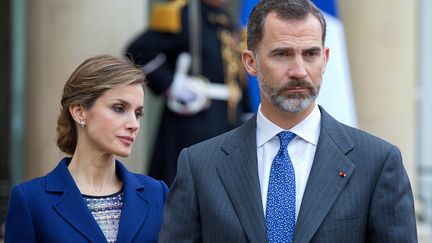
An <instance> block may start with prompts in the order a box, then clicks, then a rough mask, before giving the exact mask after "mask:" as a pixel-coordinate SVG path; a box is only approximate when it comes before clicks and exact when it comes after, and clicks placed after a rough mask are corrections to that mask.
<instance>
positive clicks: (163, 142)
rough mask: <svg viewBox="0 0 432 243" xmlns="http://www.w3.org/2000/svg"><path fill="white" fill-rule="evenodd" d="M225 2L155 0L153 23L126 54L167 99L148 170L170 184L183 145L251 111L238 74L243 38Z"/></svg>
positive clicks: (211, 134)
mask: <svg viewBox="0 0 432 243" xmlns="http://www.w3.org/2000/svg"><path fill="white" fill-rule="evenodd" d="M193 4H196V5H193ZM226 4H227V1H226V0H202V1H201V0H192V1H189V3H188V4H186V3H185V1H182V0H176V1H171V2H169V3H163V4H156V5H155V6H154V9H153V12H152V17H151V20H150V24H149V29H148V30H147V31H145V32H144V33H143V34H141V35H140V36H139V37H138V38H137V39H135V40H134V41H133V42H132V43H131V44H130V45H129V47H128V48H127V55H128V56H129V57H131V58H132V59H133V60H134V61H135V62H136V63H137V64H139V65H140V66H142V68H143V70H144V73H145V74H146V77H147V79H148V84H149V87H150V88H151V90H152V91H154V93H156V94H157V95H159V96H161V97H162V98H163V99H164V101H165V106H164V108H163V111H162V115H161V119H160V123H159V129H158V133H157V135H156V141H155V144H154V150H153V152H152V155H151V161H150V170H149V175H150V176H152V177H154V178H157V179H161V180H164V181H165V182H166V183H167V184H168V185H170V184H171V182H172V180H173V179H174V176H175V173H176V168H177V158H178V155H179V153H180V151H181V149H183V148H184V147H187V146H190V145H192V144H195V143H198V142H201V141H204V140H205V139H208V138H210V137H214V136H216V135H219V134H221V133H223V132H226V131H228V130H231V129H233V128H235V127H237V126H238V125H240V124H241V122H242V120H241V117H242V115H243V114H244V113H245V112H248V111H249V110H248V109H249V108H248V105H247V97H246V95H242V89H243V90H245V89H246V87H245V86H242V85H241V82H240V81H239V78H238V77H240V75H239V73H240V70H243V72H244V69H243V68H242V66H241V65H242V64H241V50H240V49H239V48H238V46H239V45H237V44H238V43H236V41H237V40H239V38H237V39H236V38H235V37H234V36H235V34H234V33H236V29H235V28H234V24H233V23H232V21H231V19H230V17H229V15H228V14H227V13H226V12H225V11H224V9H223V8H224V7H225V5H226ZM194 18H196V19H194ZM189 19H192V21H189ZM191 23H192V24H191ZM190 24H191V25H190ZM194 47H197V48H194ZM184 53H188V54H186V55H185V54H184ZM228 67H229V68H228ZM244 73H245V72H244ZM244 94H247V92H244ZM242 96H243V97H242ZM242 98H243V99H242Z"/></svg>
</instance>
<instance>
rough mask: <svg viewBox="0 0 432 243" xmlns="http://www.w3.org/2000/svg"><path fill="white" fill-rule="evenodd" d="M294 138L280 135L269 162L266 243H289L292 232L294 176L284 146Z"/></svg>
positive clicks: (289, 133) (293, 225) (293, 224)
mask: <svg viewBox="0 0 432 243" xmlns="http://www.w3.org/2000/svg"><path fill="white" fill-rule="evenodd" d="M295 136H296V135H295V134H294V133H292V132H287V131H284V132H280V133H279V134H278V137H279V140H280V148H279V151H278V153H277V154H276V157H275V158H274V160H273V163H272V166H271V170H270V180H269V187H268V193H267V209H266V224H267V237H268V240H269V242H270V243H275V242H292V240H293V236H294V230H295V208H296V206H295V204H296V185H295V173H294V167H293V164H292V162H291V159H290V157H289V155H288V143H289V142H290V141H291V140H292V139H293V138H294V137H295Z"/></svg>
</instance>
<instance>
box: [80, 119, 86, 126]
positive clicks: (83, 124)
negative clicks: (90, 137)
mask: <svg viewBox="0 0 432 243" xmlns="http://www.w3.org/2000/svg"><path fill="white" fill-rule="evenodd" d="M80 127H81V128H84V127H85V122H84V121H83V120H81V121H80Z"/></svg>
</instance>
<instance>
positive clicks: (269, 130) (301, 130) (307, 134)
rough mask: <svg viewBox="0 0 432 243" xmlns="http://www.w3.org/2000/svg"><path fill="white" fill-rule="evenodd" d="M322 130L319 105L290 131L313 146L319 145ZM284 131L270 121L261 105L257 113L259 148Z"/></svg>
mask: <svg viewBox="0 0 432 243" xmlns="http://www.w3.org/2000/svg"><path fill="white" fill-rule="evenodd" d="M320 128H321V112H320V110H319V108H318V105H315V107H314V109H313V110H312V112H311V113H310V114H309V115H308V116H307V117H306V118H305V119H304V120H303V121H301V122H300V123H298V124H297V125H295V126H294V127H293V128H291V129H290V130H289V131H290V132H293V133H295V134H296V135H297V137H300V138H302V139H303V140H305V141H306V142H308V143H311V144H313V145H315V146H316V145H317V144H318V138H319V134H320ZM281 131H284V129H282V128H281V127H279V126H278V125H276V124H274V123H273V122H271V121H270V120H268V119H267V118H266V117H265V116H264V114H263V113H262V112H261V105H260V106H259V107H258V112H257V147H261V146H263V145H264V144H265V143H267V142H268V141H269V140H270V139H272V138H273V137H274V136H276V135H277V134H278V133H279V132H281Z"/></svg>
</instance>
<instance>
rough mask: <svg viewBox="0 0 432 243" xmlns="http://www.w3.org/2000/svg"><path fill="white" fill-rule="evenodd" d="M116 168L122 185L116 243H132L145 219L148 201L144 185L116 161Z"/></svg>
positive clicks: (148, 205)
mask: <svg viewBox="0 0 432 243" xmlns="http://www.w3.org/2000/svg"><path fill="white" fill-rule="evenodd" d="M116 168H117V171H118V173H119V175H120V178H121V180H122V181H123V183H124V186H123V188H124V200H123V208H122V213H121V217H120V225H119V231H118V235H117V242H132V241H133V239H134V238H135V236H136V234H137V233H138V231H139V230H140V229H141V228H142V225H143V224H144V222H145V220H146V219H147V214H148V210H149V207H150V200H149V198H148V197H147V195H146V191H145V187H144V185H143V184H142V183H141V182H140V181H139V180H137V178H136V177H135V176H134V175H133V174H132V173H130V172H129V171H127V169H126V168H125V167H124V166H123V165H122V164H121V163H120V162H118V161H116Z"/></svg>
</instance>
